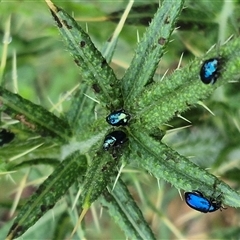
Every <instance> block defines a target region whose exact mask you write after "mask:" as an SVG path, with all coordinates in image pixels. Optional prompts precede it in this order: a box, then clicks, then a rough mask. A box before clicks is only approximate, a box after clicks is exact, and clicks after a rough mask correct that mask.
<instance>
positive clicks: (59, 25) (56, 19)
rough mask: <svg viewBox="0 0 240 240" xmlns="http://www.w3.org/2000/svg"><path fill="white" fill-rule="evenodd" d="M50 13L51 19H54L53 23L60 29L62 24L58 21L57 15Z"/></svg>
mask: <svg viewBox="0 0 240 240" xmlns="http://www.w3.org/2000/svg"><path fill="white" fill-rule="evenodd" d="M50 11H51V14H52V16H53V19H54V20H55V22H56V23H57V26H58V27H59V28H62V23H61V22H60V21H59V19H58V17H57V15H56V14H55V13H54V12H53V11H52V10H51V9H50Z"/></svg>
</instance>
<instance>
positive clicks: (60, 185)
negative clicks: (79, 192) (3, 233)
mask: <svg viewBox="0 0 240 240" xmlns="http://www.w3.org/2000/svg"><path fill="white" fill-rule="evenodd" d="M86 167H87V160H86V157H85V156H83V155H81V154H80V153H79V152H75V153H73V154H72V155H70V156H69V157H68V158H67V159H66V160H64V161H63V162H62V163H60V164H59V165H58V167H57V168H56V169H55V170H54V171H53V173H52V174H51V175H50V176H49V177H48V178H47V179H46V180H45V181H44V183H43V184H42V185H41V186H40V187H39V188H38V190H37V191H36V192H35V193H34V194H33V196H32V197H31V198H30V199H29V200H28V202H26V203H25V204H24V206H23V207H22V208H21V209H20V212H19V213H18V215H17V217H16V219H15V220H14V223H13V225H12V227H11V229H10V231H9V233H8V236H7V239H8V240H10V239H13V238H16V237H19V236H21V235H22V234H23V233H24V232H26V231H27V230H28V228H30V227H31V226H32V225H33V224H35V223H36V222H37V221H38V220H39V219H40V218H41V217H42V216H43V215H44V214H45V213H46V212H47V211H48V210H50V209H51V208H53V207H54V205H55V204H56V202H57V201H58V200H59V198H60V197H62V196H63V195H64V194H65V193H66V191H67V190H68V188H69V187H70V186H71V185H72V184H73V183H74V182H75V181H76V179H77V178H78V177H79V176H81V175H83V174H84V173H85V170H86Z"/></svg>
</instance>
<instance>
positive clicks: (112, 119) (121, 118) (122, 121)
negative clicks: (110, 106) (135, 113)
mask: <svg viewBox="0 0 240 240" xmlns="http://www.w3.org/2000/svg"><path fill="white" fill-rule="evenodd" d="M129 120H130V115H129V114H128V113H126V112H125V110H124V109H121V110H117V111H113V112H111V113H110V114H109V115H108V116H107V117H106V121H107V123H109V124H110V125H112V126H116V127H118V126H125V125H127V124H128V122H129Z"/></svg>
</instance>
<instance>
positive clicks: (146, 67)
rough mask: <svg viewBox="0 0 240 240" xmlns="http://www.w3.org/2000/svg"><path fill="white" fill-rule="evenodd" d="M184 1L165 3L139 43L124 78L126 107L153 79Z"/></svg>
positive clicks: (172, 0)
mask: <svg viewBox="0 0 240 240" xmlns="http://www.w3.org/2000/svg"><path fill="white" fill-rule="evenodd" d="M183 2H184V1H183V0H179V1H174V0H171V1H163V3H162V6H161V7H160V8H159V9H158V11H157V13H156V14H155V16H154V18H153V20H152V22H151V24H150V26H149V28H148V29H147V31H146V32H145V34H144V36H143V38H142V40H141V41H140V42H139V44H138V47H137V49H136V53H135V56H134V58H133V60H132V62H131V65H130V67H129V68H128V69H127V71H126V73H125V75H124V77H123V78H122V87H123V96H124V99H125V105H126V106H128V105H132V102H133V99H134V98H135V97H136V96H138V94H139V93H140V92H141V91H142V90H143V87H144V86H145V85H146V84H147V83H148V81H149V80H151V79H152V78H153V75H154V73H155V71H156V68H157V66H158V63H159V61H160V58H161V57H162V55H163V53H164V49H165V46H166V45H167V43H168V41H169V39H170V36H171V33H172V31H173V29H174V24H175V21H176V18H177V16H178V15H179V13H180V12H181V9H182V7H183Z"/></svg>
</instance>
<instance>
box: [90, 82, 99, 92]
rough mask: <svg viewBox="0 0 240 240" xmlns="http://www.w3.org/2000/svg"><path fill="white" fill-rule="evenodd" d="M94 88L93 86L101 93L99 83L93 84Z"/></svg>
mask: <svg viewBox="0 0 240 240" xmlns="http://www.w3.org/2000/svg"><path fill="white" fill-rule="evenodd" d="M92 88H93V90H94V91H95V92H96V93H100V92H101V88H100V86H99V85H98V84H97V83H94V84H93V85H92Z"/></svg>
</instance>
